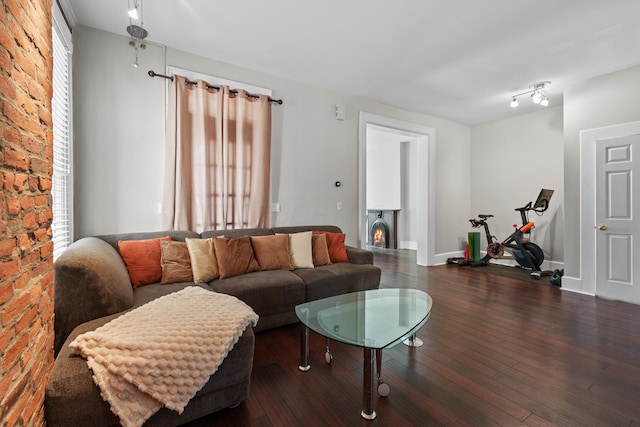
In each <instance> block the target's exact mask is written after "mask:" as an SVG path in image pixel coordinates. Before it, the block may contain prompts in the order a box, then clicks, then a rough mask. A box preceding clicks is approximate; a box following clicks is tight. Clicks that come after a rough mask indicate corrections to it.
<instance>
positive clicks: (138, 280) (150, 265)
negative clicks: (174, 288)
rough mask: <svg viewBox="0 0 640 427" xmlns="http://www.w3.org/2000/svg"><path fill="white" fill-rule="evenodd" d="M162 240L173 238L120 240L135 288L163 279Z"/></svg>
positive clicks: (123, 256)
mask: <svg viewBox="0 0 640 427" xmlns="http://www.w3.org/2000/svg"><path fill="white" fill-rule="evenodd" d="M160 240H171V237H169V236H165V237H161V238H157V239H145V240H120V241H119V242H118V249H119V251H120V256H121V257H122V259H123V260H124V263H125V265H126V266H127V271H128V272H129V277H130V278H131V284H132V285H133V287H134V288H137V287H138V286H143V285H148V284H150V283H157V282H159V281H160V280H161V279H162V266H161V264H160V258H161V250H160Z"/></svg>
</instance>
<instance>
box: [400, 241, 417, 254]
mask: <svg viewBox="0 0 640 427" xmlns="http://www.w3.org/2000/svg"><path fill="white" fill-rule="evenodd" d="M398 249H411V250H413V251H417V250H418V242H414V241H411V240H401V241H400V242H398Z"/></svg>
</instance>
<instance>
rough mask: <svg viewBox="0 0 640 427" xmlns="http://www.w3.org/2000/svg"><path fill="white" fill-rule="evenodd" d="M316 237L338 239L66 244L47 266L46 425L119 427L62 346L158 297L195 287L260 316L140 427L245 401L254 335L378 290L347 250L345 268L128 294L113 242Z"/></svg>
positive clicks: (109, 239)
mask: <svg viewBox="0 0 640 427" xmlns="http://www.w3.org/2000/svg"><path fill="white" fill-rule="evenodd" d="M309 230H317V231H328V232H338V233H339V232H341V230H340V229H339V228H338V227H335V226H295V227H276V228H270V229H267V228H263V229H243V230H223V231H220V230H218V231H209V232H204V233H200V234H199V233H196V232H189V231H161V232H148V233H129V234H113V235H106V236H98V237H88V238H83V239H80V240H78V241H77V242H75V243H74V244H72V245H71V246H70V247H69V248H68V249H67V250H66V251H65V252H64V253H63V254H62V255H61V256H60V257H59V258H58V259H57V260H56V262H55V264H54V274H55V276H54V288H55V295H54V299H55V344H54V353H55V355H56V359H55V363H54V368H53V372H52V374H51V376H50V378H49V380H48V383H47V387H46V394H45V411H46V418H47V425H48V426H49V427H54V426H72V425H91V426H92V427H99V426H109V425H118V424H119V422H118V418H117V417H116V416H115V415H114V414H113V413H112V412H111V411H110V408H109V405H108V404H107V403H106V402H104V401H103V400H102V398H101V397H100V391H99V389H98V387H97V386H96V385H95V384H94V382H93V380H92V378H91V371H90V370H89V368H88V367H87V363H86V361H85V360H84V359H82V358H81V357H78V356H75V355H73V354H72V353H71V350H70V348H69V343H70V342H71V341H73V340H74V339H75V338H76V337H77V336H78V335H80V334H82V333H84V332H88V331H91V330H94V329H96V328H98V327H100V326H102V325H104V324H105V323H107V322H108V321H109V320H111V319H114V318H116V317H118V316H119V315H121V314H123V313H124V312H127V311H130V310H132V309H134V308H136V307H139V306H141V305H143V304H145V303H147V302H149V301H152V300H154V299H156V298H158V297H161V296H163V295H167V294H169V293H172V292H176V291H178V290H180V289H184V288H185V287H187V286H200V287H203V288H205V289H208V290H212V291H215V292H220V293H225V294H229V295H233V296H235V297H237V298H239V299H241V300H242V301H244V302H245V303H247V304H248V305H249V306H251V307H252V308H253V310H254V311H255V312H256V313H257V314H258V315H259V316H260V320H259V321H258V324H257V326H256V327H255V328H254V329H252V328H247V330H245V332H244V334H243V335H242V337H241V338H240V340H239V341H238V343H237V344H236V345H235V346H234V348H233V350H232V351H231V352H230V353H229V354H228V355H227V357H226V358H225V360H224V362H223V363H222V365H221V366H220V368H219V369H218V371H217V372H216V373H215V375H213V376H211V378H210V380H209V381H208V382H207V384H206V385H205V386H204V387H203V389H201V390H200V391H199V392H198V393H197V394H196V396H195V397H194V398H193V399H192V400H191V401H190V402H189V404H188V405H187V407H186V408H185V410H184V412H183V413H182V414H181V415H178V414H177V413H175V412H173V411H170V410H168V409H166V408H163V409H161V410H160V411H159V412H158V413H156V414H155V415H154V416H152V417H151V418H150V419H149V420H148V421H147V422H146V423H145V425H149V426H151V425H159V426H160V425H161V426H172V425H180V424H183V423H186V422H188V421H190V420H193V419H196V418H199V417H202V416H204V415H207V414H210V413H212V412H215V411H217V410H220V409H223V408H226V407H230V406H233V405H235V404H237V403H240V402H242V401H244V400H246V399H247V397H248V395H249V384H250V377H251V369H252V364H253V349H254V340H255V337H254V332H258V331H263V330H267V329H271V328H275V327H278V326H282V325H287V324H291V323H296V322H297V321H298V319H297V317H296V315H295V312H294V307H295V306H296V305H297V304H300V303H302V302H305V301H311V300H315V299H319V298H324V297H327V296H332V295H337V294H342V293H348V292H355V291H359V290H365V289H374V288H378V287H379V285H380V273H381V272H380V269H379V268H377V267H375V266H374V265H373V253H372V252H370V251H367V250H363V249H358V248H354V247H349V246H347V247H346V250H347V254H348V257H349V262H348V263H346V262H341V263H333V264H331V265H324V266H317V267H315V268H309V269H296V270H292V271H288V270H271V271H257V272H252V273H247V274H242V275H239V276H234V277H229V278H225V279H221V280H218V279H217V280H213V281H211V282H209V283H206V284H196V283H192V282H186V283H171V284H160V283H155V284H150V285H146V286H141V287H138V288H135V289H134V288H133V287H132V285H131V281H130V279H129V275H128V272H127V269H126V266H125V264H124V262H123V260H122V258H121V257H120V255H119V252H118V241H119V240H141V239H150V238H157V237H164V236H167V235H168V236H171V238H172V240H177V241H184V240H185V238H188V237H194V238H209V237H214V236H222V235H224V236H225V237H231V238H233V237H241V236H247V235H249V236H261V235H271V234H277V233H297V232H302V231H309Z"/></svg>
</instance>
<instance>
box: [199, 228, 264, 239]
mask: <svg viewBox="0 0 640 427" xmlns="http://www.w3.org/2000/svg"><path fill="white" fill-rule="evenodd" d="M273 234H275V233H274V232H273V231H271V229H270V228H237V229H233V230H209V231H203V232H202V233H201V234H200V237H202V238H203V239H208V238H210V237H231V238H235V237H242V236H272V235H273Z"/></svg>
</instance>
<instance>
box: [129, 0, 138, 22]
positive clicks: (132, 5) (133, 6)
mask: <svg viewBox="0 0 640 427" xmlns="http://www.w3.org/2000/svg"><path fill="white" fill-rule="evenodd" d="M139 17H140V16H139V15H138V1H137V0H133V2H132V1H131V0H129V18H131V19H134V20H138V18H139Z"/></svg>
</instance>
